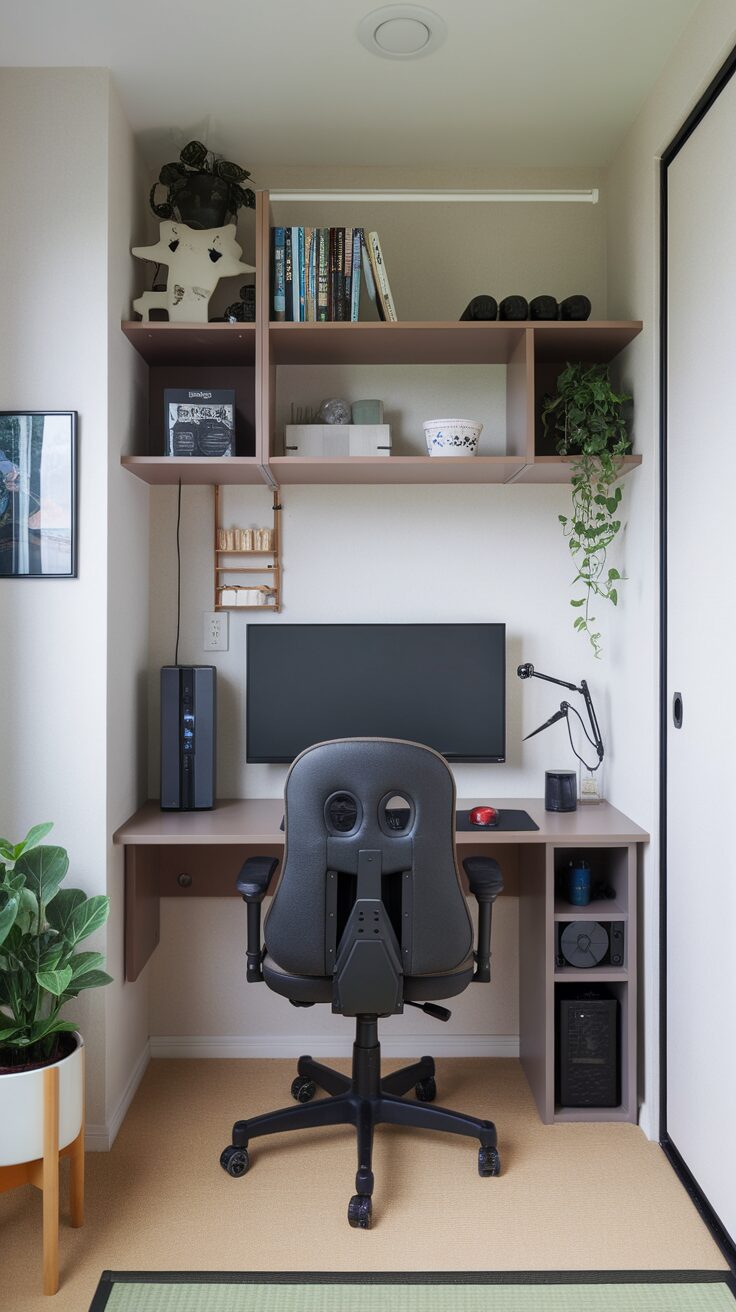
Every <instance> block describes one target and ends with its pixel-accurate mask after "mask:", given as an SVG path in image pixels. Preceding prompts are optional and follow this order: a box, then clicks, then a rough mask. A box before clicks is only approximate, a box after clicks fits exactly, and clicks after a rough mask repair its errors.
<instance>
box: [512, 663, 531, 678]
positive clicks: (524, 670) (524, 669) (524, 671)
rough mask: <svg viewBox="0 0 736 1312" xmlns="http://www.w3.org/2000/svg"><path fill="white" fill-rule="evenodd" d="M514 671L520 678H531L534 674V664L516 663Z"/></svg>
mask: <svg viewBox="0 0 736 1312" xmlns="http://www.w3.org/2000/svg"><path fill="white" fill-rule="evenodd" d="M516 673H517V674H518V676H519V678H520V679H531V677H532V675H533V674H534V666H533V665H531V664H530V663H529V662H527V664H526V665H517V667H516Z"/></svg>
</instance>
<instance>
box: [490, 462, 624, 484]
mask: <svg viewBox="0 0 736 1312" xmlns="http://www.w3.org/2000/svg"><path fill="white" fill-rule="evenodd" d="M641 460H642V458H641V456H637V455H632V456H622V457H621V470H620V475H619V477H620V478H623V477H624V476H625V475H626V474H630V473H631V471H632V469H638V468H639V466H640V464H641ZM574 462H575V456H535V457H534V459H533V460H530V461H529V463H528V464H527V465H525V467H524V469H523V471H522V473H521V474H520V475H519V477H518V478H517V479H515V480H514V481H515V482H517V483H569V482H570V478H571V477H572V465H573V464H574Z"/></svg>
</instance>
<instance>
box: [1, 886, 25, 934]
mask: <svg viewBox="0 0 736 1312" xmlns="http://www.w3.org/2000/svg"><path fill="white" fill-rule="evenodd" d="M19 905H20V900H19V898H18V896H17V894H15V893H10V894H8V895H7V896H6V898H5V900H4V902H3V904H2V906H0V943H4V942H5V940H6V938H7V937H8V934H9V933H10V931H11V929H12V928H13V925H14V924H15V920H16V917H17V915H18V907H19Z"/></svg>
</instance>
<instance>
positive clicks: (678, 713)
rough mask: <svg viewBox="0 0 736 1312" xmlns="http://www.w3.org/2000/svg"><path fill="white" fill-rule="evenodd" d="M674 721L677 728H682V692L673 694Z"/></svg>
mask: <svg viewBox="0 0 736 1312" xmlns="http://www.w3.org/2000/svg"><path fill="white" fill-rule="evenodd" d="M672 723H673V724H674V726H675V728H676V729H681V728H682V693H681V692H675V693H673V694H672Z"/></svg>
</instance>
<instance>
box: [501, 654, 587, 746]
mask: <svg viewBox="0 0 736 1312" xmlns="http://www.w3.org/2000/svg"><path fill="white" fill-rule="evenodd" d="M516 673H517V674H518V676H519V678H520V679H543V680H544V682H545V683H556V684H557V686H558V687H560V688H569V690H570V692H577V693H579V694H580V696H581V697H582V698H583V701H584V702H585V709H586V711H587V713H588V721H589V723H590V729H591V733H592V737H591V734H589V733H588V731H587V729H586V728H585V724H584V722H583V718H582V716H581V715H580V713H579V711H576V710H575V707H574V706H571V705H570V703H569V702H560V709H559V711H556V712H555V714H554V715H552V716H550V718H549V720H545V722H544V724H540V726H539V728H538V729H534V730H532V732H531V733H528V734H527V735H526V737H525V738H524V742H526V740H527V738H534V737H535V736H536V734H538V733H541V732H542V730H543V729H548V728H549V727H550V725H552V724H556V723H557V721H558V720H566V721H567V732H568V734H569V735H570V745H571V746H572V749H573V751H574V752H575V755H576V756H577V757H578V760H580V761H583V758H582V756H579V755H578V753H577V752H576V751H575V746H574V744H573V739H572V732H571V729H570V711H572V712H573V714H574V715H577V716H578V719H579V720H580V723H581V725H582V726H583V732H584V734H585V736H586V738H587V739H588V742H589V743H590V745H591V747H594V748H595V751H596V755H597V757H598V761H597V764H596V765H593V766H590V765H588V763H587V762H586V761H583V765H584V766H585V768H586V769H587V770H591V771H593V770H597V769H598V766H599V765H600V763H601V761H602V760H603V755H604V748H603V739H602V738H601V731H600V726H599V724H598V717H597V715H596V713H595V708H594V706H593V699H592V697H591V695H590V689H589V687H588V685H587V683H586V681H585V679H581V680H580V684H579V685H578V684H577V683H568V682H567V680H566V679H556V678H555V677H554V675H552V674H541V673H540V672H539V671H538V670H535V668H534V666H533V665H531V664H526V665H519V666H518V668H517V671H516Z"/></svg>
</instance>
